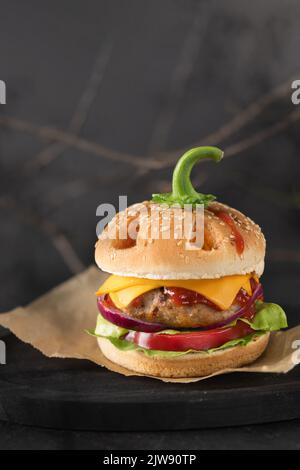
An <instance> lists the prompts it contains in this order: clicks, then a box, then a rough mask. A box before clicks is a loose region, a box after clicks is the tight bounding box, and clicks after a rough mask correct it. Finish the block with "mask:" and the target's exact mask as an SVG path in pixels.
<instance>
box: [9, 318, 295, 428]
mask: <svg viewBox="0 0 300 470" xmlns="http://www.w3.org/2000/svg"><path fill="white" fill-rule="evenodd" d="M288 311H289V317H290V323H291V324H295V323H296V322H297V311H298V310H297V309H288ZM5 342H6V345H7V364H6V365H1V366H0V420H4V421H10V422H14V423H19V424H25V425H34V426H42V427H52V428H59V429H82V430H101V431H147V430H181V429H200V428H208V427H222V426H232V425H245V424H254V423H264V422H275V421H283V420H291V419H294V418H300V367H296V368H295V369H294V370H293V371H291V372H290V373H289V374H286V375H277V374H243V373H239V374H230V375H223V376H218V377H214V378H212V379H209V380H206V381H203V382H197V383H191V384H172V383H163V382H161V381H158V380H154V379H150V378H146V377H145V378H144V377H124V376H121V375H119V374H116V373H113V372H109V371H108V370H106V369H104V368H100V367H97V366H96V365H94V364H92V363H89V362H87V361H79V360H66V359H49V358H46V357H44V356H43V355H42V354H40V353H39V352H38V351H36V350H34V349H33V348H32V347H31V346H28V345H26V344H24V343H22V342H20V341H19V340H17V339H16V338H15V337H14V336H12V335H9V336H7V337H6V338H5Z"/></svg>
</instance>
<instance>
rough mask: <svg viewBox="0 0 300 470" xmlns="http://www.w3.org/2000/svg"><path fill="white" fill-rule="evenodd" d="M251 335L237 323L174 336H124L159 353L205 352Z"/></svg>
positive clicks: (134, 332)
mask: <svg viewBox="0 0 300 470" xmlns="http://www.w3.org/2000/svg"><path fill="white" fill-rule="evenodd" d="M251 333H255V331H254V330H252V328H251V327H250V326H249V325H247V324H246V323H244V322H242V321H238V322H237V323H236V325H235V326H231V327H227V328H216V329H215V330H208V331H193V332H191V333H178V334H174V335H172V334H171V335H168V334H161V333H143V332H140V331H130V332H129V333H128V334H127V335H126V336H125V339H126V340H127V341H132V342H133V343H135V344H136V345H138V346H140V347H142V348H145V349H156V350H159V351H188V350H189V349H194V350H196V351H206V350H208V349H212V348H218V347H219V346H222V345H223V344H225V343H227V342H228V341H231V340H233V339H238V338H243V337H245V336H247V335H249V334H251Z"/></svg>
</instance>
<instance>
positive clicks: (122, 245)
mask: <svg viewBox="0 0 300 470" xmlns="http://www.w3.org/2000/svg"><path fill="white" fill-rule="evenodd" d="M132 222H134V223H135V224H134V225H133V226H130V224H131V223H132ZM125 223H126V225H125ZM125 223H123V222H122V221H120V223H119V225H118V226H117V230H116V238H115V239H113V240H112V246H113V248H115V249H116V250H126V249H127V248H133V247H134V246H136V239H137V235H138V232H139V230H140V225H139V223H138V222H137V218H136V217H131V218H129V219H128V220H126V222H125ZM129 230H130V233H129ZM130 235H134V237H131V236H130Z"/></svg>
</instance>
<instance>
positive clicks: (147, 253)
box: [95, 202, 265, 280]
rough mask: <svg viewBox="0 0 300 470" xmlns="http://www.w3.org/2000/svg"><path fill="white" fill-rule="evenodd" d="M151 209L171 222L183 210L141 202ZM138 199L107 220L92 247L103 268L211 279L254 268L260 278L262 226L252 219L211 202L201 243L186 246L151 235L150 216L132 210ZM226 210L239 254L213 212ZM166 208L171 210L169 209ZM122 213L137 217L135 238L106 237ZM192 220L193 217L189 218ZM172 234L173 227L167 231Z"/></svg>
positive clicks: (122, 272) (181, 240)
mask: <svg viewBox="0 0 300 470" xmlns="http://www.w3.org/2000/svg"><path fill="white" fill-rule="evenodd" d="M142 204H144V205H146V207H148V208H149V209H150V208H153V206H156V209H157V211H158V214H159V224H160V230H161V225H162V224H161V220H162V218H163V217H165V216H170V220H171V224H172V223H173V224H174V220H176V217H180V214H181V213H182V210H181V209H180V208H178V209H175V210H174V209H168V208H161V207H160V206H158V205H156V204H155V205H154V204H152V203H150V202H144V203H142ZM140 206H141V205H140V204H135V205H134V206H131V207H129V208H128V209H127V210H126V211H124V212H121V213H119V214H117V215H116V216H115V218H114V219H113V220H112V221H111V222H110V224H108V226H107V227H106V229H105V230H104V231H103V233H102V234H101V236H100V238H99V240H98V242H97V244H96V250H95V260H96V263H97V265H98V266H99V268H100V269H102V270H103V271H106V272H108V273H112V274H118V275H120V276H133V277H140V278H146V279H171V280H174V279H214V278H220V277H223V276H230V275H235V274H248V273H256V274H257V276H258V277H260V276H261V275H262V273H263V270H264V258H265V238H264V236H263V234H262V232H261V229H260V228H259V226H258V225H256V224H255V223H254V222H253V221H252V220H251V219H249V218H248V217H246V216H245V215H244V214H242V213H241V212H239V211H237V210H236V209H232V208H231V207H229V206H226V205H224V204H221V203H219V202H214V203H212V204H211V205H210V206H209V207H208V208H207V209H205V211H204V245H203V246H202V248H197V249H192V250H190V249H188V248H187V243H186V242H188V240H187V239H186V238H184V237H181V238H179V239H178V238H177V239H175V238H171V239H168V240H165V239H162V238H159V239H151V238H149V237H148V236H147V234H148V233H149V218H147V217H145V216H144V215H140V214H137V212H138V211H139V207H140ZM213 210H214V211H219V210H222V211H226V212H227V213H228V214H229V215H230V216H231V217H232V219H233V220H234V224H235V226H236V228H237V230H238V231H239V233H240V234H241V236H242V238H243V240H244V245H245V247H244V251H243V253H242V254H239V253H238V251H237V249H236V244H235V239H234V235H233V234H232V230H231V229H230V227H229V226H228V225H227V224H225V223H224V222H223V221H222V220H221V219H220V218H219V217H218V216H216V215H215V214H214V212H212V211H213ZM168 211H172V212H171V213H170V214H168ZM125 215H127V216H128V218H129V219H130V221H134V222H136V225H137V237H136V239H134V240H133V239H131V238H130V237H129V236H128V238H127V239H125V240H124V239H114V240H112V239H109V238H107V237H106V235H107V233H108V231H109V229H110V228H111V227H112V226H113V225H114V224H115V225H116V226H119V224H120V223H121V221H122V218H124V216H125ZM192 223H194V222H192ZM171 233H172V231H171Z"/></svg>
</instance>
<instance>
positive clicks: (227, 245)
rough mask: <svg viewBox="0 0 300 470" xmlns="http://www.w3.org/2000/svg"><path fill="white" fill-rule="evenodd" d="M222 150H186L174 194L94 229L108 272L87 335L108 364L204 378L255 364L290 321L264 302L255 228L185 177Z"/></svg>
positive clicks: (99, 258) (260, 239) (261, 246)
mask: <svg viewBox="0 0 300 470" xmlns="http://www.w3.org/2000/svg"><path fill="white" fill-rule="evenodd" d="M222 157H223V152H222V151H221V150H220V149H218V148H216V147H198V148H194V149H191V150H189V151H188V152H186V153H185V154H184V155H183V156H182V157H181V158H180V159H179V161H178V163H177V165H176V167H175V169H174V172H173V180H172V192H170V193H163V194H154V195H153V196H152V198H151V200H149V201H145V202H143V203H140V204H135V205H133V206H130V207H128V208H127V209H126V210H125V211H122V212H120V213H118V214H117V215H116V216H115V217H114V218H113V219H112V220H111V222H110V223H109V224H108V225H107V226H106V227H105V229H104V230H103V232H102V233H101V235H100V236H99V239H98V241H97V243H96V249H95V260H96V263H97V265H98V266H99V268H100V269H101V270H102V271H104V272H106V273H109V276H108V277H107V279H106V280H105V282H104V283H103V284H102V285H101V286H100V288H99V290H98V292H97V294H96V295H97V304H98V309H99V315H98V319H97V324H96V328H95V331H93V335H94V336H96V337H97V341H98V344H99V347H100V349H101V351H102V353H103V354H104V356H106V358H108V359H109V360H110V361H112V362H114V363H116V364H118V365H120V366H123V367H125V368H127V369H130V370H132V371H135V372H138V373H142V374H146V375H150V376H157V377H200V376H207V375H210V374H214V373H216V372H218V371H220V370H224V369H232V368H237V367H241V366H244V365H246V364H249V363H252V362H254V361H255V360H256V359H258V358H259V357H260V356H261V355H262V354H263V353H264V351H265V349H266V348H267V346H268V342H269V339H270V334H271V332H272V331H277V330H280V329H282V328H286V327H287V320H286V316H285V313H284V311H283V309H282V308H281V307H280V306H279V305H276V304H273V303H267V302H265V300H264V293H263V287H262V284H261V280H260V278H261V276H262V274H263V271H264V258H265V249H266V243H265V238H264V235H263V234H262V231H261V229H260V227H259V226H258V225H256V224H255V223H254V222H253V221H252V220H251V219H250V218H249V217H247V216H245V215H244V214H242V213H241V212H239V211H238V210H236V209H233V208H231V207H229V206H227V205H225V204H222V203H220V202H217V201H216V198H215V196H213V195H210V194H202V193H199V192H197V191H196V190H195V188H194V187H193V185H192V183H191V179H190V175H191V171H192V168H193V166H194V165H195V163H197V162H199V161H201V160H202V159H204V158H210V159H212V160H214V161H215V162H219V161H220V160H221V159H222ZM185 216H186V217H185ZM198 219H199V220H201V223H200V224H198V225H197V224H196V222H197V220H198ZM183 220H184V222H185V230H181V231H180V230H179V231H178V230H175V227H176V228H178V227H180V226H181V227H182V221H183ZM166 221H167V222H168V224H166ZM166 227H167V228H168V229H169V230H168V231H167V230H166ZM154 228H155V230H154ZM166 232H167V235H168V236H166ZM199 234H200V235H201V236H199V237H197V235H199ZM197 238H198V239H200V240H201V243H198V244H197V243H196V242H195V240H196V239H197Z"/></svg>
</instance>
